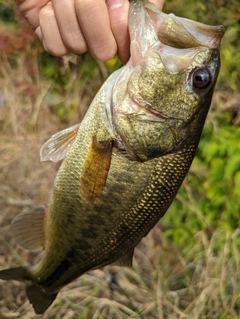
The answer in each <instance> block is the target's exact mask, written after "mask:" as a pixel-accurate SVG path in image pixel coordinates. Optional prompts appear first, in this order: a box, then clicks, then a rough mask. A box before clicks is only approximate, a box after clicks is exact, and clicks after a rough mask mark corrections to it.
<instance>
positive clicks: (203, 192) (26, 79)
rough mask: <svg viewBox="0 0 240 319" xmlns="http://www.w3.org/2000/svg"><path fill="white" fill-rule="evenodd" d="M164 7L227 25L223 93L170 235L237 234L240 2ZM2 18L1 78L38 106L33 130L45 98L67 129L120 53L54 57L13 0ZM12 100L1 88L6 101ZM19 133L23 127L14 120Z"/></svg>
mask: <svg viewBox="0 0 240 319" xmlns="http://www.w3.org/2000/svg"><path fill="white" fill-rule="evenodd" d="M164 11H165V12H166V13H169V12H174V13H175V14H176V15H179V16H183V17H186V18H190V19H194V20H197V21H200V22H203V23H208V24H212V25H215V24H223V25H224V26H225V28H226V34H225V36H224V39H223V42H222V50H221V59H222V67H221V71H220V75H219V79H218V83H217V87H216V94H215V96H214V99H213V105H212V108H211V111H210V114H209V117H208V120H207V123H206V125H205V128H204V131H203V135H202V139H201V142H200V145H199V149H198V151H197V155H196V158H195V160H194V163H193V166H192V168H191V171H190V173H189V175H188V176H187V178H186V180H185V182H184V184H183V187H182V188H181V190H180V192H179V194H178V196H177V198H176V200H175V201H174V203H173V205H172V206H171V208H170V210H169V211H168V213H167V214H166V216H165V217H164V219H163V220H162V221H161V223H162V224H164V227H166V231H165V234H166V236H169V238H171V239H172V240H173V241H174V242H175V243H176V244H181V245H185V243H186V242H188V240H189V238H192V236H193V235H194V234H195V233H196V232H198V231H200V230H202V229H208V231H209V232H210V233H211V232H212V231H213V230H214V229H216V228H218V229H221V230H228V231H230V232H233V231H234V230H235V229H236V228H237V227H239V211H240V201H239V197H240V170H239V168H240V159H239V154H240V143H239V140H240V127H239V125H233V122H234V116H235V117H238V115H239V114H240V101H239V100H240V99H239V97H240V95H239V93H240V92H239V90H240V63H239V61H240V6H239V0H203V1H195V0H188V1H185V2H184V1H180V0H169V1H168V0H167V1H166V3H165V7H164ZM0 18H1V19H0V21H1V24H0V30H1V33H0V50H1V52H2V53H1V54H0V77H2V78H3V79H4V78H5V79H6V78H8V77H10V78H11V85H12V91H13V92H12V93H13V94H14V95H17V94H18V95H19V96H21V98H22V99H23V100H25V101H28V102H30V103H31V105H32V109H31V114H29V115H30V116H29V123H28V128H29V129H30V130H31V129H33V128H36V126H37V125H40V123H39V122H38V121H37V119H38V114H39V108H40V104H41V103H43V104H46V105H47V106H48V110H49V113H50V114H51V115H52V116H53V117H55V118H57V119H59V120H60V122H61V124H62V126H63V127H66V125H70V124H72V122H74V121H75V120H76V118H78V119H79V118H81V117H82V116H83V114H84V112H85V109H84V108H83V110H82V109H81V102H80V107H79V101H84V103H85V104H86V99H87V101H88V103H90V101H91V99H92V98H93V97H94V95H95V93H96V91H97V89H98V88H99V87H100V85H101V83H102V82H103V81H104V80H105V79H106V78H107V76H108V75H109V74H110V73H111V72H113V71H114V70H115V69H117V68H119V66H120V63H119V61H118V59H117V58H114V59H112V60H110V61H108V62H106V63H105V64H103V63H100V62H97V61H95V60H94V59H93V58H92V57H91V56H90V55H89V54H84V55H81V56H77V55H71V54H70V55H68V56H66V57H64V58H56V57H52V56H50V55H49V54H47V53H46V52H45V51H44V49H43V48H42V46H41V44H40V43H39V41H38V40H37V39H36V38H35V36H34V34H33V33H32V31H31V30H30V28H29V27H28V25H27V24H26V23H25V22H24V21H23V19H22V18H21V17H20V15H19V13H17V9H16V5H15V3H14V1H6V0H5V1H3V0H2V1H0ZM23 65H24V70H23ZM39 94H40V95H41V101H40V102H39V101H38V98H39ZM7 99H9V96H8V97H7V96H4V92H2V97H1V98H0V103H2V104H4V101H6V100H7ZM39 103H40V104H39ZM84 103H83V104H84ZM13 117H14V116H13ZM1 120H2V124H3V125H4V123H3V119H1V118H0V124H1ZM235 122H237V121H235ZM13 123H14V121H13ZM61 124H60V125H61ZM12 131H13V132H15V133H16V132H17V128H16V125H15V124H12ZM185 247H186V245H185Z"/></svg>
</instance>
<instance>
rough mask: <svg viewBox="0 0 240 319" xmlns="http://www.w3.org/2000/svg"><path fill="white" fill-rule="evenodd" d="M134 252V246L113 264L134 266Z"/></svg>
mask: <svg viewBox="0 0 240 319" xmlns="http://www.w3.org/2000/svg"><path fill="white" fill-rule="evenodd" d="M133 254H134V248H131V249H130V250H129V251H128V252H127V253H126V254H125V255H123V256H122V257H120V258H119V259H118V260H116V261H114V262H113V263H112V265H113V266H121V267H128V268H132V259H133Z"/></svg>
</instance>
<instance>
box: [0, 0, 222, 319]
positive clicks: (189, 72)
mask: <svg viewBox="0 0 240 319" xmlns="http://www.w3.org/2000/svg"><path fill="white" fill-rule="evenodd" d="M129 31H130V38H131V48H130V49H131V58H130V60H129V61H128V63H127V64H126V65H125V66H124V67H123V68H121V69H120V70H118V71H116V72H115V73H113V74H112V75H111V76H110V77H109V78H108V79H107V80H106V82H105V83H104V84H103V86H102V87H101V89H100V91H99V92H98V93H97V95H96V96H95V98H94V100H93V102H92V103H91V105H90V107H89V109H88V111H87V113H86V115H85V117H84V119H83V121H82V123H80V124H78V125H74V126H73V127H70V128H67V129H65V130H63V131H60V132H58V133H56V134H54V135H53V136H52V137H51V138H50V139H49V140H48V141H47V142H46V143H45V144H44V145H43V147H42V149H41V151H40V156H41V160H43V161H46V160H51V161H55V162H57V161H59V160H63V162H62V164H61V166H60V169H59V171H58V173H57V176H56V179H55V183H54V189H53V193H52V197H51V202H50V205H49V206H48V207H38V208H36V209H33V210H32V211H29V212H24V213H21V214H19V215H17V216H16V217H15V218H14V220H13V222H12V225H11V230H12V233H13V236H14V237H15V238H16V239H17V241H18V243H19V244H20V245H21V246H22V247H24V248H26V249H42V248H44V254H43V257H42V259H41V260H40V262H39V263H38V264H37V265H34V266H27V267H26V266H24V267H16V268H12V269H5V270H1V271H0V279H3V280H19V281H26V282H27V287H26V293H27V296H28V298H29V301H30V302H31V303H32V305H33V307H34V309H35V311H36V313H43V312H45V311H46V310H47V308H48V307H49V306H50V305H51V304H52V302H53V301H54V299H55V298H56V296H57V294H58V292H59V291H60V290H61V288H62V287H64V286H65V285H67V284H68V283H70V282H71V281H73V280H75V279H76V278H78V277H79V276H81V275H82V274H83V273H85V272H87V271H88V270H93V269H96V268H101V267H103V266H105V265H108V264H111V263H114V264H118V265H121V266H131V262H132V256H133V253H134V248H135V247H136V245H137V244H138V243H139V241H140V240H141V239H142V238H143V237H144V236H146V235H147V234H148V232H149V231H150V230H151V228H152V227H153V226H154V225H155V224H156V223H157V222H158V220H159V219H160V218H161V217H162V216H163V215H164V214H165V212H166V210H167V209H168V207H169V206H170V204H171V202H172V201H173V199H174V197H175V195H176V193H177V191H178V189H179V187H180V186H181V183H182V181H183V180H184V178H185V176H186V174H187V172H188V170H189V168H190V165H191V163H192V160H193V158H194V155H195V152H196V149H197V146H198V142H199V139H200V136H201V132H202V128H203V125H204V121H205V118H206V115H207V112H208V109H209V106H210V104H211V98H212V94H213V91H214V86H215V83H216V79H217V75H218V71H219V67H220V58H219V47H220V41H221V38H222V36H223V34H224V28H223V27H222V26H216V27H213V26H207V25H203V24H201V23H197V22H194V21H191V20H187V19H184V18H179V17H176V16H174V15H173V14H170V15H166V14H164V13H163V12H161V11H160V10H159V9H158V8H157V7H156V6H155V5H153V4H152V3H150V2H149V1H147V0H143V1H141V0H133V1H131V4H130V12H129ZM27 230H28V231H27Z"/></svg>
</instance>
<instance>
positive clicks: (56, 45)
mask: <svg viewBox="0 0 240 319" xmlns="http://www.w3.org/2000/svg"><path fill="white" fill-rule="evenodd" d="M39 26H40V28H38V29H37V30H36V31H37V32H36V33H37V35H38V36H39V38H40V40H41V41H42V43H43V46H44V48H45V50H46V51H47V52H48V53H50V54H52V55H55V56H62V55H64V54H66V53H67V52H68V50H67V48H66V46H65V45H64V43H63V41H62V38H61V35H60V31H59V28H58V24H57V21H56V18H55V14H54V11H53V6H52V3H51V2H49V3H48V4H47V5H46V6H45V7H44V8H42V10H41V11H40V13H39Z"/></svg>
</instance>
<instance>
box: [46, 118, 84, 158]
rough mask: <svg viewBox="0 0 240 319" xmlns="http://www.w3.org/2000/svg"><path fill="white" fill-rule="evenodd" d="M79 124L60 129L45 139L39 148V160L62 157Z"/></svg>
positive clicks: (64, 155)
mask: <svg viewBox="0 0 240 319" xmlns="http://www.w3.org/2000/svg"><path fill="white" fill-rule="evenodd" d="M79 126H80V124H77V125H74V126H71V127H69V128H67V129H65V130H62V131H60V132H58V133H56V134H54V135H53V136H52V137H50V139H49V140H47V141H46V142H45V143H44V144H43V146H42V148H41V150H40V158H41V161H52V162H58V161H60V160H62V159H64V158H65V157H66V155H67V152H68V151H69V149H70V148H71V146H72V144H73V142H74V141H75V138H76V136H77V133H78V129H79Z"/></svg>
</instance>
